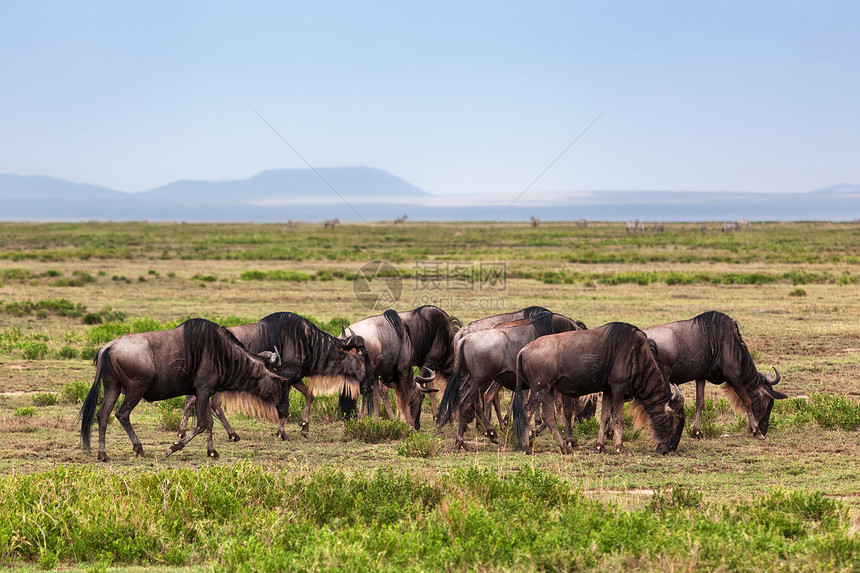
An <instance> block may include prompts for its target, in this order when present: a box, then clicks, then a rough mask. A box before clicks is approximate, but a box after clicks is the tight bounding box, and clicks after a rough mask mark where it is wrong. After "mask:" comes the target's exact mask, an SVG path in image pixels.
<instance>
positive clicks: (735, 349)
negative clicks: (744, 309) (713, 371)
mask: <svg viewBox="0 0 860 573" xmlns="http://www.w3.org/2000/svg"><path fill="white" fill-rule="evenodd" d="M693 325H694V326H695V327H696V328H698V329H701V330H702V332H705V333H707V336H706V337H705V338H706V339H707V343H708V359H709V361H710V363H711V364H717V363H719V360H720V357H721V355H722V354H725V353H726V350H728V351H729V353H730V354H729V355H728V356H725V357H724V358H726V359H728V360H740V364H739V367H740V372H741V378H742V379H744V380H753V379H756V380H757V379H758V372H757V371H756V368H755V364H754V363H753V360H752V356H750V351H749V349H748V348H747V345H746V343H745V342H744V340H743V338H742V337H741V332H740V329H739V328H738V323H737V322H735V321H734V320H733V319H732V318H730V317H729V316H727V315H725V314H723V313H722V312H718V311H715V310H712V311H708V312H705V313H702V314H700V315H698V316H696V317H694V318H693ZM730 341H731V342H730ZM727 343H728V344H731V346H732V347H731V348H729V349H726V348H725V345H726V344H727ZM714 382H717V383H722V382H725V380H714Z"/></svg>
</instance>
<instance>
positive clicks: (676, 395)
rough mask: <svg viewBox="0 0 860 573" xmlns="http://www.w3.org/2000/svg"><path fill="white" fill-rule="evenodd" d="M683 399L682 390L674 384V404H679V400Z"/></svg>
mask: <svg viewBox="0 0 860 573" xmlns="http://www.w3.org/2000/svg"><path fill="white" fill-rule="evenodd" d="M680 397H681V389H680V388H678V385H677V384H672V402H677V401H678V398H680Z"/></svg>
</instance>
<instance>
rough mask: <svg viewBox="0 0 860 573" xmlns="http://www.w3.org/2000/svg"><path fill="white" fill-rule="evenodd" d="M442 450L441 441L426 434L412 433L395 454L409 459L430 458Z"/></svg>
mask: <svg viewBox="0 0 860 573" xmlns="http://www.w3.org/2000/svg"><path fill="white" fill-rule="evenodd" d="M440 449H442V439H441V438H440V437H438V436H434V435H432V434H428V433H426V432H412V433H411V434H409V435H408V436H406V439H405V440H403V442H402V443H400V445H398V446H397V453H398V454H400V455H401V456H406V457H410V458H430V457H433V456H435V455H436V454H437V453H439V450H440Z"/></svg>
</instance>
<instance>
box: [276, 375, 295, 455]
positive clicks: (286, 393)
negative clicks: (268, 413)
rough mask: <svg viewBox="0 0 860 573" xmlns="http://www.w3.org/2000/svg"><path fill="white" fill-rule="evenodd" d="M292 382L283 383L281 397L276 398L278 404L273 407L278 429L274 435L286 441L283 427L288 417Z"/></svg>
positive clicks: (285, 432)
mask: <svg viewBox="0 0 860 573" xmlns="http://www.w3.org/2000/svg"><path fill="white" fill-rule="evenodd" d="M291 386H292V384H290V383H287V384H284V386H283V388H282V389H281V399H280V400H278V405H277V406H276V407H275V409H276V410H277V411H278V431H277V432H276V435H277V436H278V437H279V438H281V440H282V441H286V439H287V431H286V429H285V428H284V426H285V424H286V422H287V420H288V419H289V417H290V387H291Z"/></svg>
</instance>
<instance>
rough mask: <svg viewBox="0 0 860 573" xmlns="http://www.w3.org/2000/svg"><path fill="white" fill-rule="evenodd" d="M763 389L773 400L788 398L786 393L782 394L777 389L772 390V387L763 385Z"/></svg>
mask: <svg viewBox="0 0 860 573" xmlns="http://www.w3.org/2000/svg"><path fill="white" fill-rule="evenodd" d="M764 391H765V392H766V393H767V395H768V396H770V397H771V398H773V399H774V400H784V399H786V398H788V394H783V393H782V392H780V391H779V390H774V389H773V388H768V387H767V386H765V387H764Z"/></svg>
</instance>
